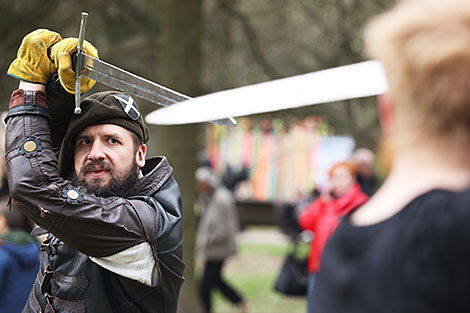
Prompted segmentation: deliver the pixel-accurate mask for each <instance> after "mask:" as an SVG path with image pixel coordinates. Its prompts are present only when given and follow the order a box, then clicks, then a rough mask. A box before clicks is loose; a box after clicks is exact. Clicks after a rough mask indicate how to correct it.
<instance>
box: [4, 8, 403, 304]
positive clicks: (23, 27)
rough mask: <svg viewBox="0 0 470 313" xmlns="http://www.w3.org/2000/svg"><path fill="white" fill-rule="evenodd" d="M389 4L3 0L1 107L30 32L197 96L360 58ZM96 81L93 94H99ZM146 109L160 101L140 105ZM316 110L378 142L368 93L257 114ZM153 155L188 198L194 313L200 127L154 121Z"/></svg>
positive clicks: (362, 139) (185, 299)
mask: <svg viewBox="0 0 470 313" xmlns="http://www.w3.org/2000/svg"><path fill="white" fill-rule="evenodd" d="M393 2H394V1H390V0H256V1H249V0H108V1H96V0H81V1H72V0H15V1H7V0H0V10H1V12H2V19H0V35H1V40H0V71H1V73H3V75H0V95H1V96H2V99H3V101H2V103H1V107H0V109H2V110H6V109H7V107H8V99H9V96H10V93H11V91H12V90H13V89H15V88H16V86H17V81H15V80H14V79H12V78H9V77H7V76H6V71H7V68H8V65H9V64H10V62H11V61H12V60H13V59H14V58H15V54H16V51H17V49H18V47H19V45H20V43H21V40H22V38H23V37H24V36H25V35H26V34H27V33H29V32H30V31H33V30H35V29H37V28H48V29H51V30H55V31H57V32H59V33H61V35H62V36H63V37H76V36H78V28H79V19H80V12H82V11H86V12H88V13H89V17H88V23H87V31H86V39H87V40H89V41H90V42H92V43H93V44H94V45H95V46H96V47H97V48H98V51H99V55H100V58H101V59H102V60H104V61H106V62H109V63H112V64H114V65H116V66H119V67H121V68H123V69H126V70H128V71H131V72H133V73H136V74H137V75H140V76H143V77H145V78H148V79H150V80H153V81H157V82H159V83H161V84H163V85H166V86H168V87H170V88H173V89H176V90H178V91H180V92H183V93H186V94H188V95H190V96H197V95H201V94H206V93H210V92H214V91H218V90H223V89H229V88H233V87H238V86H243V85H248V84H252V83H257V82H261V81H267V80H271V79H276V78H281V77H287V76H291V75H296V74H302V73H306V72H311V71H315V70H320V69H325V68H329V67H335V66H339V65H344V64H349V63H354V62H359V61H362V60H364V59H365V56H364V53H363V42H362V30H363V26H364V24H365V23H366V21H367V20H368V19H369V18H370V17H371V16H373V15H375V14H376V13H378V12H381V11H383V10H384V9H386V8H388V7H390V6H391V5H393ZM105 89H106V87H104V86H100V85H99V84H97V86H96V87H95V88H94V89H93V92H95V91H98V90H105ZM139 103H140V104H141V108H142V110H143V111H144V113H148V112H150V111H152V110H154V109H156V108H157V107H156V106H155V105H154V104H151V103H148V102H146V101H142V100H141V101H139ZM310 115H317V116H321V117H322V119H323V120H324V121H325V122H326V123H327V124H328V125H331V126H332V127H333V129H334V132H335V133H336V134H341V135H350V136H353V137H354V139H355V141H356V144H357V146H365V147H369V148H372V149H375V148H376V144H377V142H378V139H379V136H380V129H379V125H378V119H377V111H376V107H375V99H373V98H365V99H357V100H349V101H342V102H337V103H331V104H326V105H318V106H311V107H304V108H300V109H293V110H285V111H282V112H275V113H268V114H261V115H257V116H254V118H262V119H266V118H281V119H284V118H285V119H289V118H291V117H293V116H294V117H295V116H310ZM151 133H152V138H153V139H152V141H151V142H150V143H149V151H150V154H163V155H167V156H168V157H169V160H170V163H171V164H172V165H173V166H174V168H175V176H176V178H177V180H178V182H179V184H180V187H181V190H182V194H183V202H184V203H185V261H186V263H187V264H188V267H187V271H186V277H187V281H186V283H185V287H184V288H183V294H182V297H181V298H182V300H181V302H182V304H181V306H180V311H181V312H191V313H195V312H197V310H198V309H195V308H197V305H196V304H195V301H196V298H195V297H196V296H195V287H196V286H195V283H194V280H193V276H194V275H193V274H194V273H193V265H192V263H193V259H194V255H193V247H194V233H195V229H196V226H195V223H196V222H195V218H194V216H193V213H192V205H191V204H192V203H194V201H195V196H196V194H195V188H194V181H193V173H194V170H195V168H196V166H197V161H196V154H197V153H198V151H200V150H201V149H202V148H203V147H201V145H202V143H203V142H204V140H203V139H201V136H203V134H204V131H203V128H202V127H201V126H200V125H186V126H173V127H154V126H152V127H151Z"/></svg>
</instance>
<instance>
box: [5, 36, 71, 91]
mask: <svg viewBox="0 0 470 313" xmlns="http://www.w3.org/2000/svg"><path fill="white" fill-rule="evenodd" d="M60 40H62V37H61V36H60V35H59V34H58V33H56V32H53V31H50V30H47V29H38V30H35V31H33V32H31V33H29V34H28V35H26V36H25V37H24V38H23V41H22V42H21V45H20V47H19V49H18V53H17V56H16V59H15V60H13V62H12V63H11V64H10V67H9V68H8V71H7V73H8V75H10V76H13V77H15V78H18V79H21V80H24V81H27V82H31V83H41V84H47V82H48V81H49V78H50V77H51V76H52V74H54V73H55V72H56V71H57V67H56V65H55V64H54V63H52V62H51V60H50V59H49V57H48V56H47V49H48V48H49V47H50V46H52V45H53V44H55V43H57V42H59V41H60Z"/></svg>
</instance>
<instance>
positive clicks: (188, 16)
mask: <svg viewBox="0 0 470 313" xmlns="http://www.w3.org/2000/svg"><path fill="white" fill-rule="evenodd" d="M201 5H202V0H177V1H176V0H164V1H162V3H161V7H160V10H161V11H160V16H161V45H160V47H161V51H160V53H159V55H160V56H161V60H160V62H159V68H158V69H157V70H158V77H159V81H160V82H161V83H162V84H163V85H165V86H168V87H169V88H172V89H175V90H178V91H180V92H182V93H185V94H188V95H190V96H195V95H196V94H197V91H198V90H200V69H201V52H200V51H201V47H200V42H201V24H202V21H201ZM198 130H199V126H198V125H194V124H193V125H185V126H168V127H162V126H159V127H152V131H153V139H152V140H153V141H152V144H153V147H156V149H157V151H156V152H157V154H161V155H166V156H167V157H168V159H169V162H170V164H171V165H172V166H173V168H174V176H175V178H176V180H177V181H178V184H179V186H180V189H181V193H182V198H183V207H184V213H183V214H184V223H183V225H184V226H183V227H184V237H183V238H184V246H183V249H184V261H185V263H186V269H185V282H184V284H183V288H182V291H181V295H180V303H179V308H178V312H180V313H197V312H200V311H201V310H200V309H199V301H198V297H197V284H196V280H195V277H194V259H195V258H194V244H195V240H194V239H195V233H196V218H195V216H194V212H193V205H194V202H195V199H196V198H195V197H196V191H195V190H196V188H195V182H194V172H195V170H196V167H197V161H196V154H197V152H198V144H197V142H198V140H197V136H198Z"/></svg>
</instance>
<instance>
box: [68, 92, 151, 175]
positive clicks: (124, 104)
mask: <svg viewBox="0 0 470 313" xmlns="http://www.w3.org/2000/svg"><path fill="white" fill-rule="evenodd" d="M81 108H82V113H81V114H78V115H73V116H72V119H71V120H70V123H69V127H68V129H67V133H66V134H65V137H64V140H63V141H62V146H61V148H60V154H59V172H60V175H61V176H62V177H65V178H67V177H68V176H69V175H70V174H71V173H72V171H73V164H74V145H75V137H76V136H77V135H78V134H79V133H80V132H82V131H83V130H85V129H86V128H87V127H89V126H93V125H98V124H114V125H118V126H121V127H124V128H126V129H128V130H130V131H131V132H133V133H135V134H136V135H137V136H138V137H139V138H140V140H141V141H142V142H143V143H147V141H148V139H149V131H148V128H147V125H145V122H144V117H143V116H142V113H141V112H140V109H139V107H138V106H137V103H136V102H135V101H134V99H132V97H131V96H129V95H127V94H124V93H122V92H119V91H105V92H98V93H95V94H93V95H91V96H89V97H87V98H85V99H83V101H82V102H81Z"/></svg>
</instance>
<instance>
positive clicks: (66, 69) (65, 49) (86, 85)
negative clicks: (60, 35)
mask: <svg viewBox="0 0 470 313" xmlns="http://www.w3.org/2000/svg"><path fill="white" fill-rule="evenodd" d="M77 45H78V39H77V38H66V39H63V40H61V41H59V42H58V43H56V44H55V45H53V46H52V48H51V53H50V58H51V60H52V61H53V62H54V64H55V66H56V67H57V69H58V71H59V78H60V83H61V84H62V87H64V89H65V90H67V92H69V93H72V94H75V71H74V70H73V69H72V57H71V55H73V54H74V53H75V52H76V51H77ZM83 52H84V53H85V54H88V55H89V56H92V57H94V58H98V51H97V50H96V48H95V47H94V46H93V45H92V44H91V43H89V42H88V41H84V42H83ZM95 83H96V81H94V80H92V79H90V78H87V77H84V76H82V80H81V84H80V93H84V92H85V91H87V90H89V89H90V88H91V87H93V85H94V84H95Z"/></svg>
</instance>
